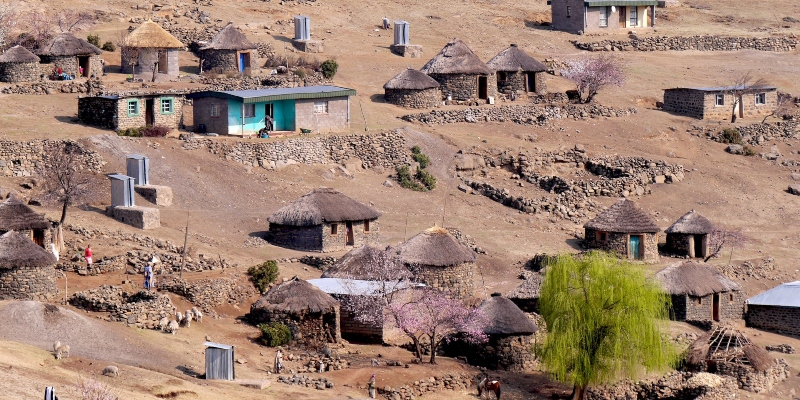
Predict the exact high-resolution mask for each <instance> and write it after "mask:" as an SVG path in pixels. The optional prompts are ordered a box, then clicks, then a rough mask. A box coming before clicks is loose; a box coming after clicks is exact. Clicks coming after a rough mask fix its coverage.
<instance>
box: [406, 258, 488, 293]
mask: <svg viewBox="0 0 800 400" xmlns="http://www.w3.org/2000/svg"><path fill="white" fill-rule="evenodd" d="M407 267H408V269H409V270H411V271H412V273H413V274H414V277H415V278H416V279H417V280H418V281H419V282H422V283H424V284H426V285H428V286H430V287H434V288H437V289H440V290H444V291H445V292H449V293H452V294H454V295H456V296H458V297H464V298H466V297H470V296H472V295H473V290H474V287H475V283H474V281H473V277H474V275H475V264H473V263H463V264H459V265H453V266H448V267H439V266H435V265H407Z"/></svg>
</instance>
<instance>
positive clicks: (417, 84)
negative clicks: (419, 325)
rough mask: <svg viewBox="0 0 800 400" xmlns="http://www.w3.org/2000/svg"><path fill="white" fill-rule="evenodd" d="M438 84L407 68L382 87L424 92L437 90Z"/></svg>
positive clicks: (428, 77) (426, 76)
mask: <svg viewBox="0 0 800 400" xmlns="http://www.w3.org/2000/svg"><path fill="white" fill-rule="evenodd" d="M439 86H440V85H439V82H436V81H435V80H434V79H433V78H431V77H430V76H428V75H425V74H423V73H422V72H419V71H417V70H415V69H412V68H410V67H409V68H408V69H406V70H404V71H403V72H401V73H399V74H397V75H395V76H394V78H392V79H389V81H388V82H386V83H385V84H384V85H383V88H384V89H401V90H424V89H433V88H438V87H439Z"/></svg>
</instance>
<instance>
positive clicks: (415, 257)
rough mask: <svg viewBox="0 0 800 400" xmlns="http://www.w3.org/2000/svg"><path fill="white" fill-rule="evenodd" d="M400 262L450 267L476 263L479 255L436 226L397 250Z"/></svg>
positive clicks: (419, 234) (409, 240)
mask: <svg viewBox="0 0 800 400" xmlns="http://www.w3.org/2000/svg"><path fill="white" fill-rule="evenodd" d="M395 251H396V253H397V254H398V256H399V257H400V260H401V261H402V262H403V263H404V264H407V265H412V266H414V265H431V266H436V267H449V266H454V265H459V264H463V263H474V262H475V258H476V257H477V254H475V252H474V251H472V249H470V248H469V247H467V246H464V245H463V244H461V243H460V242H459V241H458V240H457V239H456V238H455V237H453V235H451V234H450V232H448V231H447V230H446V229H444V228H440V227H438V226H434V227H432V228H429V229H426V230H424V231H422V232H420V233H418V234H417V235H415V236H414V237H412V238H411V239H408V240H407V241H406V242H404V243H402V244H400V245H399V246H397V248H396V249H395Z"/></svg>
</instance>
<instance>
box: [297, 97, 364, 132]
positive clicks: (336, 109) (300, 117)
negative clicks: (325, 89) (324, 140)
mask: <svg viewBox="0 0 800 400" xmlns="http://www.w3.org/2000/svg"><path fill="white" fill-rule="evenodd" d="M320 102H324V103H327V104H328V112H326V113H317V112H315V111H314V103H320ZM294 112H295V115H294V121H295V129H296V130H300V129H302V128H305V129H310V130H311V131H313V132H315V133H328V132H341V131H346V130H348V129H350V97H348V96H344V97H331V98H325V99H297V100H295V101H294Z"/></svg>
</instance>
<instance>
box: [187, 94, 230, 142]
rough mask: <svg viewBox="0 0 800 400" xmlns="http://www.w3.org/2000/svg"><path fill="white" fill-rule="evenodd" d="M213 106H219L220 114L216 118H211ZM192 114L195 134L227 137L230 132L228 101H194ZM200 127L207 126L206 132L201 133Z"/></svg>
mask: <svg viewBox="0 0 800 400" xmlns="http://www.w3.org/2000/svg"><path fill="white" fill-rule="evenodd" d="M213 106H217V111H218V113H219V114H218V116H216V117H212V116H211V109H212V108H213ZM192 113H193V114H192V115H193V119H194V123H193V128H194V131H195V132H200V133H205V132H208V133H216V134H218V135H227V134H228V133H229V132H230V130H229V129H230V127H229V126H228V99H220V98H216V97H200V98H197V99H192ZM200 125H205V132H201V130H200Z"/></svg>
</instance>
